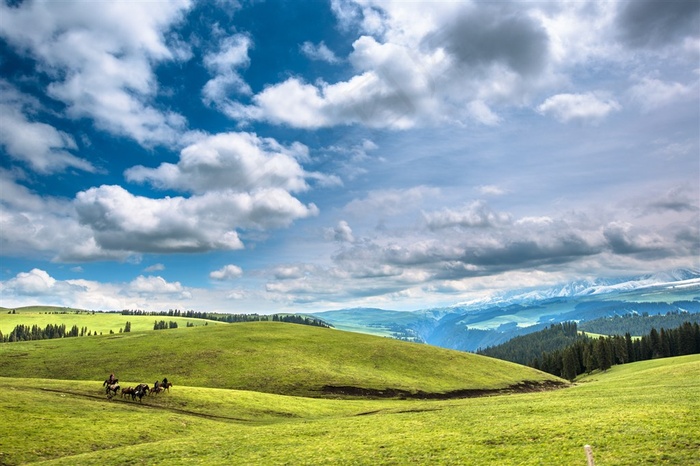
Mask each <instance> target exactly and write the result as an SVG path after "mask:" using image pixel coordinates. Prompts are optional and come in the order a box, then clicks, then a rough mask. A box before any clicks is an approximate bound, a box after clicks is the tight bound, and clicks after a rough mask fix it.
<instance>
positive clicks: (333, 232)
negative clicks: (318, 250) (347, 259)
mask: <svg viewBox="0 0 700 466" xmlns="http://www.w3.org/2000/svg"><path fill="white" fill-rule="evenodd" d="M327 237H328V238H329V239H332V240H334V241H339V242H341V243H352V242H354V241H355V237H354V236H353V235H352V228H350V225H348V222H346V221H345V220H341V221H340V222H338V225H336V226H335V227H334V228H329V229H328V231H327Z"/></svg>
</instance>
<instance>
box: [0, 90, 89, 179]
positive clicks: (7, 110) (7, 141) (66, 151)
mask: <svg viewBox="0 0 700 466" xmlns="http://www.w3.org/2000/svg"><path fill="white" fill-rule="evenodd" d="M39 110H40V105H39V103H38V102H36V100H35V99H33V98H31V97H29V96H27V95H24V94H22V93H21V92H19V91H18V90H17V89H16V88H15V87H14V86H12V85H11V84H10V83H8V82H6V81H5V80H1V79H0V114H1V115H2V124H0V145H1V146H3V147H4V148H5V151H6V152H7V154H8V155H9V156H10V157H12V158H13V159H15V160H19V161H22V162H24V163H26V164H27V165H28V166H29V167H30V168H31V169H32V170H34V171H36V172H38V173H41V174H50V173H55V172H60V171H64V170H66V169H68V168H76V169H79V170H83V171H86V172H91V173H93V172H95V171H96V170H95V167H94V166H93V165H92V164H91V163H90V162H88V161H87V160H85V159H82V158H79V157H77V156H75V155H73V154H72V153H71V151H74V150H76V149H77V144H76V143H75V140H74V139H73V137H72V136H70V135H69V134H67V133H65V132H63V131H60V130H58V129H56V128H54V127H53V126H51V125H49V124H46V123H42V122H40V121H36V120H35V118H36V117H35V116H32V114H36V113H37V112H38V111H39Z"/></svg>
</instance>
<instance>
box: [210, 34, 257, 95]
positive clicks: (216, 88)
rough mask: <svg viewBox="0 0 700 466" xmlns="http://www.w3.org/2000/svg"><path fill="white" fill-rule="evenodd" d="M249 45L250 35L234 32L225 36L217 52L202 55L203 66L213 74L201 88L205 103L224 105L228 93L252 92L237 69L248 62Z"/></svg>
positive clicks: (250, 42)
mask: <svg viewBox="0 0 700 466" xmlns="http://www.w3.org/2000/svg"><path fill="white" fill-rule="evenodd" d="M251 46H252V41H251V39H250V37H248V36H247V35H244V34H235V35H233V36H229V37H226V38H225V39H224V40H223V41H222V42H221V45H220V48H219V50H218V51H217V52H212V53H209V54H207V55H205V56H204V66H206V68H207V70H208V71H209V73H211V74H213V75H214V77H213V78H212V79H210V80H209V81H207V83H206V84H205V85H204V89H202V97H203V99H204V102H205V103H206V104H208V105H215V106H216V105H222V106H225V105H226V103H227V102H228V101H229V99H230V97H229V96H230V94H243V95H248V94H250V93H251V92H252V91H251V89H250V86H249V85H248V84H247V83H246V82H245V80H244V79H243V77H242V76H241V75H240V73H239V71H238V70H239V69H241V68H245V67H247V66H248V65H249V64H250V58H249V57H248V50H249V49H250V48H251Z"/></svg>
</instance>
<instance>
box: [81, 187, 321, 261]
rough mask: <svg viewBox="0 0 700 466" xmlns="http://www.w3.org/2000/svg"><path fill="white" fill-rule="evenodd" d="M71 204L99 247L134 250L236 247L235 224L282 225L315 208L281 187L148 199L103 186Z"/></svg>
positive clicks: (260, 227)
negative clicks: (248, 191)
mask: <svg viewBox="0 0 700 466" xmlns="http://www.w3.org/2000/svg"><path fill="white" fill-rule="evenodd" d="M75 209H76V212H77V214H78V218H79V220H80V222H81V224H83V225H86V226H88V227H89V228H90V229H91V231H92V233H93V235H94V238H95V241H96V242H97V244H98V245H99V246H100V247H101V248H103V249H106V250H117V251H135V252H195V251H200V252H201V251H207V250H211V249H228V250H235V249H240V248H242V247H243V243H242V242H241V240H240V238H239V235H238V233H237V231H236V229H238V228H252V229H262V230H265V229H269V228H280V227H283V226H287V225H289V224H290V223H291V222H292V221H294V220H296V219H299V218H304V217H308V216H311V215H316V214H317V213H318V209H317V208H316V206H315V205H313V204H310V205H308V206H306V205H304V204H302V203H301V202H300V201H299V200H298V199H296V198H294V197H292V196H291V195H290V194H289V193H288V192H287V191H284V190H282V189H279V188H269V189H259V190H256V191H254V192H252V193H245V192H243V193H242V192H235V191H231V190H225V191H212V192H208V193H204V194H202V195H195V196H192V197H189V198H184V197H166V198H164V199H152V198H147V197H143V196H135V195H133V194H131V193H129V192H128V191H126V190H125V189H124V188H122V187H120V186H101V187H99V188H90V189H88V190H87V191H82V192H80V193H78V195H77V196H76V199H75Z"/></svg>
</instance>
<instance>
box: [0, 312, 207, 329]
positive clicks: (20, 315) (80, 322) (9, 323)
mask: <svg viewBox="0 0 700 466" xmlns="http://www.w3.org/2000/svg"><path fill="white" fill-rule="evenodd" d="M159 321H164V322H166V323H168V322H171V321H172V322H176V323H177V325H178V326H179V327H186V326H188V325H191V326H198V325H212V324H217V323H218V322H216V321H214V320H205V319H192V318H186V317H174V316H168V315H158V316H148V315H122V314H120V313H106V312H94V311H87V310H82V309H72V308H65V307H55V306H29V307H23V308H16V309H8V308H4V307H0V333H2V334H4V335H8V334H9V333H10V332H11V331H12V330H13V329H14V328H15V327H16V326H17V325H26V326H28V327H31V326H33V325H38V326H39V327H40V328H44V327H45V326H46V325H47V324H51V325H65V326H66V327H67V328H71V327H72V326H73V325H76V326H77V327H78V328H80V329H82V328H86V329H87V331H88V332H90V334H91V335H92V334H97V335H99V334H103V335H106V334H109V333H110V332H113V333H119V331H120V329H124V328H125V326H126V323H127V322H129V323H130V324H131V331H139V330H153V325H154V323H155V322H159ZM86 333H87V332H86Z"/></svg>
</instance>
